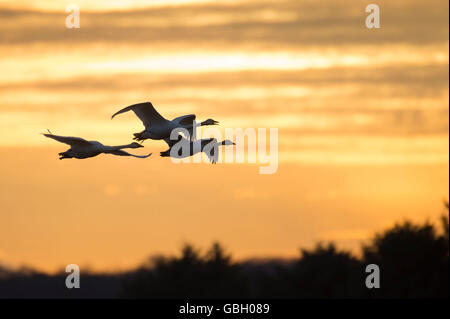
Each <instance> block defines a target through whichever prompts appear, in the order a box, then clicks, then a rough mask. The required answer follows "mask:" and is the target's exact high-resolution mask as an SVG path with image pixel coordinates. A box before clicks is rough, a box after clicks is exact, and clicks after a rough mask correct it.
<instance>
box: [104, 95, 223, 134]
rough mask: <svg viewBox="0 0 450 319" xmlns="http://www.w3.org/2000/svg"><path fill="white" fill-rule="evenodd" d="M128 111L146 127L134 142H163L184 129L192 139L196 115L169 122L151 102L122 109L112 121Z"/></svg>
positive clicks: (206, 123)
mask: <svg viewBox="0 0 450 319" xmlns="http://www.w3.org/2000/svg"><path fill="white" fill-rule="evenodd" d="M128 111H133V112H134V113H135V114H136V116H137V117H138V118H139V119H140V120H141V121H142V123H143V124H144V127H145V130H144V131H142V132H140V133H134V138H133V139H134V140H137V141H144V140H146V139H152V140H161V139H165V138H169V137H170V133H171V132H172V130H174V129H176V128H184V129H186V130H188V132H189V134H190V136H191V137H192V133H193V129H194V123H193V122H194V120H195V114H189V115H184V116H180V117H177V118H174V119H173V120H167V119H165V118H164V117H163V116H161V114H159V113H158V111H156V109H155V108H154V107H153V104H152V103H151V102H144V103H138V104H133V105H130V106H127V107H125V108H123V109H121V110H120V111H118V112H116V113H114V114H113V116H112V117H111V119H113V118H114V117H115V116H116V115H118V114H121V113H125V112H128ZM218 123H219V122H217V121H214V120H213V119H208V120H206V121H203V122H201V123H200V124H196V126H203V125H216V124H218Z"/></svg>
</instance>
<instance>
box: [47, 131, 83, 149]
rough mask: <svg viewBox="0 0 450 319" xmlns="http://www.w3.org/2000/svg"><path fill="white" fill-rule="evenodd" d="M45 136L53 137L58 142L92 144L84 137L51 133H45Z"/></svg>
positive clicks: (80, 144) (72, 144)
mask: <svg viewBox="0 0 450 319" xmlns="http://www.w3.org/2000/svg"><path fill="white" fill-rule="evenodd" d="M43 135H44V136H45V137H49V138H52V139H54V140H56V141H58V142H61V143H64V144H68V145H70V146H90V145H91V142H89V141H86V140H85V139H82V138H81V137H72V136H59V135H53V134H49V133H43Z"/></svg>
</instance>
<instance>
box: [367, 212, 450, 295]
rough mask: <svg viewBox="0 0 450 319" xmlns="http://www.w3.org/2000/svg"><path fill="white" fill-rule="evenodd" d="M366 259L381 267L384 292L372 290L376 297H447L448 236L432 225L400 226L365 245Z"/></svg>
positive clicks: (407, 224) (405, 223)
mask: <svg viewBox="0 0 450 319" xmlns="http://www.w3.org/2000/svg"><path fill="white" fill-rule="evenodd" d="M447 229H448V220H447ZM363 256H364V262H365V263H366V264H372V263H374V264H377V265H378V266H379V267H380V272H381V286H382V289H374V290H373V291H371V295H372V296H374V297H393V298H394V297H395V298H398V297H402V298H420V297H422V298H432V297H445V296H448V235H447V238H446V237H445V235H438V234H437V231H436V228H435V227H434V226H433V225H431V224H429V223H424V224H423V225H414V224H412V223H410V222H404V223H403V224H397V225H395V226H394V227H392V228H390V229H388V230H386V231H384V232H383V233H381V234H377V235H376V236H375V238H374V239H373V240H372V242H371V243H370V244H369V245H366V246H364V247H363Z"/></svg>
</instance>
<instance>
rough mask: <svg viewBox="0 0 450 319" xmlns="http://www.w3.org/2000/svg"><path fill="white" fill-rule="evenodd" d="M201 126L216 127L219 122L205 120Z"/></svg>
mask: <svg viewBox="0 0 450 319" xmlns="http://www.w3.org/2000/svg"><path fill="white" fill-rule="evenodd" d="M202 124H203V125H217V124H219V122H217V121H215V120H213V119H207V120H206V121H204V122H203V123H202Z"/></svg>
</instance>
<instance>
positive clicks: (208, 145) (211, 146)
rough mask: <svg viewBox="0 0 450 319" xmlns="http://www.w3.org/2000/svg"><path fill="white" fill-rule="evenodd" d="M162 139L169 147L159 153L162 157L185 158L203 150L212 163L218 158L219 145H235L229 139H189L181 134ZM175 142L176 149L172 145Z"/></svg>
mask: <svg viewBox="0 0 450 319" xmlns="http://www.w3.org/2000/svg"><path fill="white" fill-rule="evenodd" d="M164 140H165V141H166V143H167V144H168V145H169V149H168V150H166V151H164V152H161V153H160V154H161V156H162V157H174V158H185V157H190V156H192V155H195V154H197V153H200V152H203V153H205V154H206V156H208V159H209V161H210V162H211V163H213V164H216V163H217V161H218V159H219V149H218V148H219V146H222V145H236V144H234V143H233V142H232V141H230V140H224V141H222V142H218V141H217V139H215V138H204V139H200V140H195V141H190V140H188V139H186V138H184V137H183V136H181V135H178V140H169V139H164ZM176 144H178V145H179V146H180V148H179V149H178V151H176V150H173V147H174V146H175V145H176ZM188 147H189V151H188V152H183V150H185V149H188Z"/></svg>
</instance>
